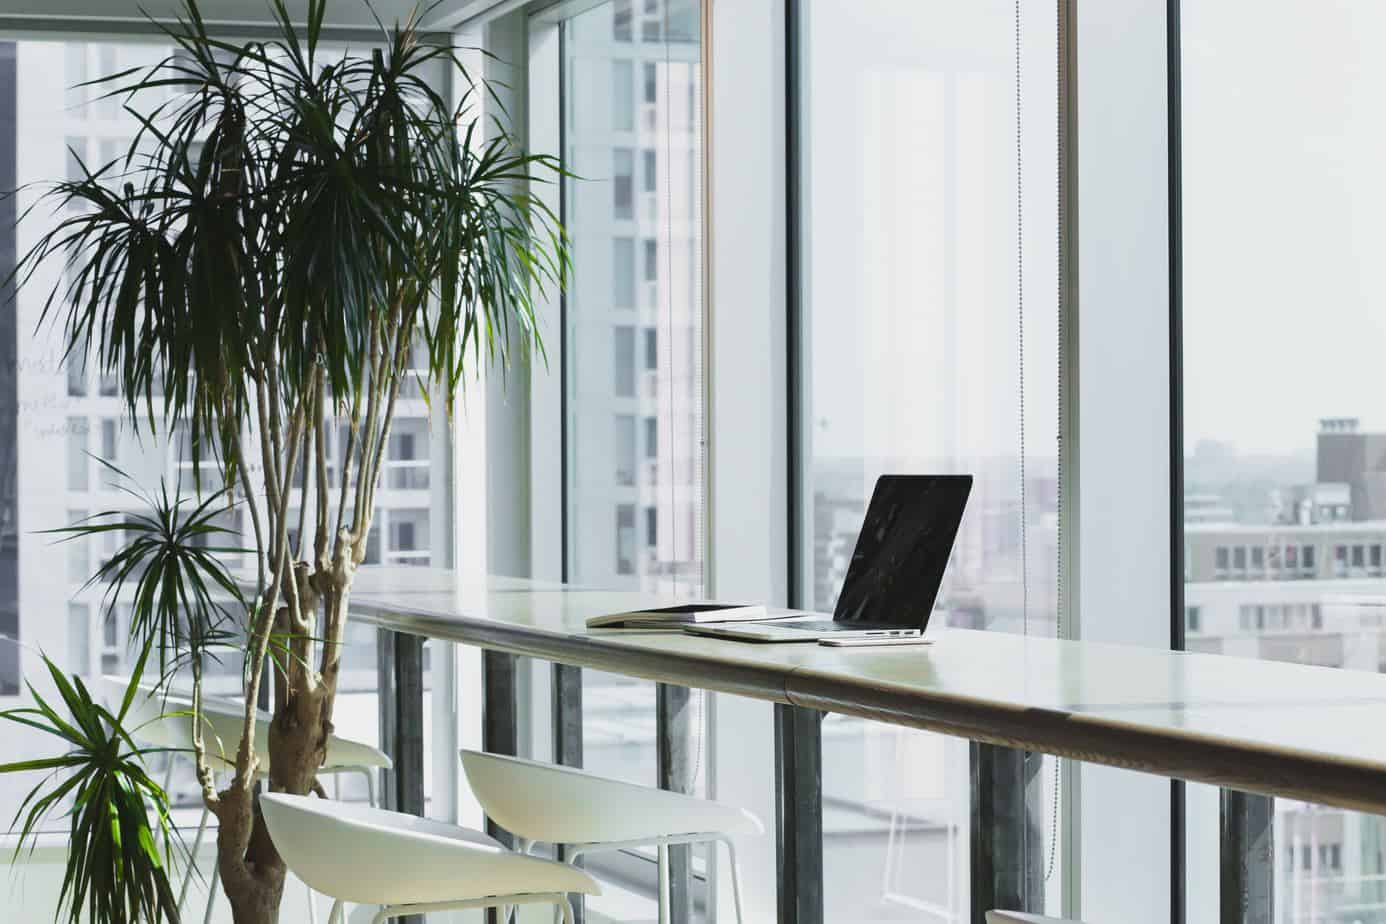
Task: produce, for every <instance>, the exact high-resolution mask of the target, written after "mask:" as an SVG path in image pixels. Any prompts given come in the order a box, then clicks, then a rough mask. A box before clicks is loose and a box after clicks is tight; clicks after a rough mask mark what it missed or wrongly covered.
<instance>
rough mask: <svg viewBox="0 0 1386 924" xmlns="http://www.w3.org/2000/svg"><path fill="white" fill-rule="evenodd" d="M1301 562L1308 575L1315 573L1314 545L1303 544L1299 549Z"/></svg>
mask: <svg viewBox="0 0 1386 924" xmlns="http://www.w3.org/2000/svg"><path fill="white" fill-rule="evenodd" d="M1299 564H1300V568H1302V569H1303V571H1304V573H1305V574H1307V575H1313V574H1314V570H1315V569H1314V547H1313V546H1312V545H1305V546H1301V547H1300V550H1299Z"/></svg>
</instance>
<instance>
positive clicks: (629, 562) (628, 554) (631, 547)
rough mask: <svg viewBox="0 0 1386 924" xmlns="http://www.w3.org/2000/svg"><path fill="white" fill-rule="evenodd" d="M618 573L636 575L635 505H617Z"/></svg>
mask: <svg viewBox="0 0 1386 924" xmlns="http://www.w3.org/2000/svg"><path fill="white" fill-rule="evenodd" d="M616 573H617V574H634V573H635V505H634V504H617V505H616Z"/></svg>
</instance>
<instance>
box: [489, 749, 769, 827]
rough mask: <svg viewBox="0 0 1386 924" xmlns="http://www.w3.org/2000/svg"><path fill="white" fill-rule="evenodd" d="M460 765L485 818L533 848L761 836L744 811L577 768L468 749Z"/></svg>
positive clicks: (751, 816)
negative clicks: (689, 837) (536, 844)
mask: <svg viewBox="0 0 1386 924" xmlns="http://www.w3.org/2000/svg"><path fill="white" fill-rule="evenodd" d="M462 766H463V768H464V769H465V770H466V773H467V782H468V783H469V784H470V785H471V788H472V792H473V793H475V794H476V797H477V800H478V801H480V802H481V805H482V808H483V809H485V811H486V815H487V817H489V818H490V819H491V820H492V821H494V822H495V823H496V824H498V825H500V826H501V827H502V828H504V829H505V830H507V831H509V832H511V833H512V834H517V835H519V836H520V837H523V838H525V839H526V840H530V841H544V842H546V843H550V844H591V843H598V842H605V843H611V842H622V841H652V840H655V839H658V838H667V837H675V836H679V835H685V834H699V833H705V832H719V833H721V834H728V835H736V834H760V833H762V832H763V829H762V827H761V824H760V821H759V820H758V819H757V818H756V817H755V816H754V815H752V814H751V813H750V812H748V811H746V810H745V809H742V808H738V807H736V806H732V805H724V804H723V803H720V802H712V801H709V800H707V799H699V798H696V797H694V796H687V795H684V794H682V793H675V792H666V791H665V790H662V789H653V788H650V787H648V786H637V785H635V784H633V783H623V782H620V781H618V780H611V779H606V778H604V777H599V776H595V775H593V774H591V773H588V772H586V771H584V770H577V769H574V768H572V767H557V766H554V765H552V764H544V763H539V762H537V761H532V760H525V759H523V758H520V757H508V756H504V755H500V754H487V753H484V752H481V751H469V750H464V751H463V752H462Z"/></svg>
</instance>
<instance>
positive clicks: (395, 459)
mask: <svg viewBox="0 0 1386 924" xmlns="http://www.w3.org/2000/svg"><path fill="white" fill-rule="evenodd" d="M429 445H430V444H429V420H428V418H427V417H424V416H417V417H416V416H407V417H403V418H397V419H396V420H395V423H394V426H393V427H392V428H391V432H390V444H389V452H388V453H387V454H386V456H385V466H384V471H383V472H382V473H381V479H382V482H383V487H385V488H388V489H390V490H391V491H427V490H428V488H429V484H430V483H431V482H430V470H431V469H432V467H433V460H432V459H431V458H430V457H429V452H430V450H429Z"/></svg>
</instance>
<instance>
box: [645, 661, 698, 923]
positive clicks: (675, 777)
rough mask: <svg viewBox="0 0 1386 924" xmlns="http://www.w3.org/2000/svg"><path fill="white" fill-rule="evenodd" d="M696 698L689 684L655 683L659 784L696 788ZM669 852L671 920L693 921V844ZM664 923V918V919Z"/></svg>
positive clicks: (672, 788) (680, 789)
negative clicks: (694, 766) (694, 700)
mask: <svg viewBox="0 0 1386 924" xmlns="http://www.w3.org/2000/svg"><path fill="white" fill-rule="evenodd" d="M692 704H693V698H692V695H691V693H690V691H689V689H688V688H687V687H677V686H670V685H669V684H665V683H661V684H657V685H656V686H655V709H656V718H655V737H656V739H657V741H658V745H659V746H658V767H659V788H660V789H667V790H669V791H671V792H681V793H690V794H691V793H692V792H693V782H694V781H693V772H694V768H693V746H694V742H695V740H696V739H695V737H694V736H695V735H697V734H698V732H699V730H698V729H695V728H694V727H693V712H692V708H691V707H692ZM666 849H667V850H668V855H669V922H668V924H692V921H693V848H692V847H690V846H689V845H688V844H677V845H671V846H669V847H668V848H666ZM661 924H664V922H661Z"/></svg>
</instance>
